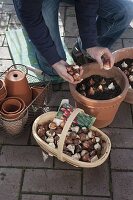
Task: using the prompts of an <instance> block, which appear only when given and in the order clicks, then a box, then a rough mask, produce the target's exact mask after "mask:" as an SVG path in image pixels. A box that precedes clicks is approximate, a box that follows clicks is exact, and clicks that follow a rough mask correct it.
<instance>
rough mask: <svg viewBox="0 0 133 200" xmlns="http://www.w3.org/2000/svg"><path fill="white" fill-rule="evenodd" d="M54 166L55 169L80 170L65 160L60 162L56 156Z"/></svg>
mask: <svg viewBox="0 0 133 200" xmlns="http://www.w3.org/2000/svg"><path fill="white" fill-rule="evenodd" d="M54 168H55V169H75V170H76V169H77V170H80V168H78V167H74V166H72V165H70V164H68V163H66V162H61V161H59V160H58V159H57V158H55V159H54Z"/></svg>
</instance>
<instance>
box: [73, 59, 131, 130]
mask: <svg viewBox="0 0 133 200" xmlns="http://www.w3.org/2000/svg"><path fill="white" fill-rule="evenodd" d="M91 75H101V76H104V77H106V78H114V79H115V80H116V82H117V83H118V84H119V86H120V87H121V90H122V93H121V94H120V95H119V96H117V97H115V98H113V99H109V100H93V99H90V98H87V97H85V96H83V95H81V94H80V93H79V92H78V91H77V90H76V85H73V84H69V86H70V92H71V95H72V96H73V98H74V100H75V102H76V106H77V107H79V108H82V109H84V111H85V112H86V113H88V114H90V115H92V116H95V117H96V121H95V123H94V126H96V127H98V128H103V127H106V126H108V125H109V124H111V122H112V121H113V119H114V117H115V114H116V112H117V110H118V108H119V106H120V104H121V102H122V101H123V99H124V98H125V96H126V94H127V91H128V88H129V83H128V79H127V77H126V75H125V74H124V73H123V72H122V71H121V70H120V69H119V68H116V67H113V68H112V69H110V70H104V69H102V70H101V69H100V67H99V66H98V64H96V63H94V64H89V65H85V67H84V73H83V79H85V78H87V77H90V76H91Z"/></svg>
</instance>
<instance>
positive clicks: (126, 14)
mask: <svg viewBox="0 0 133 200" xmlns="http://www.w3.org/2000/svg"><path fill="white" fill-rule="evenodd" d="M118 15H119V18H120V20H121V24H122V25H125V26H128V25H129V23H130V22H131V20H132V19H133V1H131V2H130V4H128V3H127V4H126V3H125V5H123V7H122V9H121V10H120V12H119V13H118Z"/></svg>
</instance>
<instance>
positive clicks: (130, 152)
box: [111, 140, 133, 170]
mask: <svg viewBox="0 0 133 200" xmlns="http://www.w3.org/2000/svg"><path fill="white" fill-rule="evenodd" d="M132 141H133V140H132ZM111 168H112V169H121V170H133V149H112V150H111Z"/></svg>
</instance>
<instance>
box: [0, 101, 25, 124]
mask: <svg viewBox="0 0 133 200" xmlns="http://www.w3.org/2000/svg"><path fill="white" fill-rule="evenodd" d="M25 107H26V106H25V103H24V101H23V100H22V99H20V98H17V97H9V98H6V99H5V100H4V101H3V102H2V105H1V111H0V113H1V116H2V118H4V119H12V120H14V119H17V118H19V116H21V113H22V112H23V111H24V109H25Z"/></svg>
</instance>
